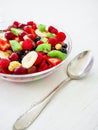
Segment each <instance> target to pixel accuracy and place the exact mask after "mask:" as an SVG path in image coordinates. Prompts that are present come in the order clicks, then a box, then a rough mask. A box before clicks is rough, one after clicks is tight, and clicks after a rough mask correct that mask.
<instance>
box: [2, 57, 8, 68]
mask: <svg viewBox="0 0 98 130" xmlns="http://www.w3.org/2000/svg"><path fill="white" fill-rule="evenodd" d="M9 64H10V60H9V59H5V58H1V59H0V69H7V68H8V66H9Z"/></svg>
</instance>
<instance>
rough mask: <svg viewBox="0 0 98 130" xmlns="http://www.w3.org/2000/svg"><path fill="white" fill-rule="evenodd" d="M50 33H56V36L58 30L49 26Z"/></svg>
mask: <svg viewBox="0 0 98 130" xmlns="http://www.w3.org/2000/svg"><path fill="white" fill-rule="evenodd" d="M48 31H49V32H51V33H54V34H57V33H58V30H57V29H56V28H55V27H53V26H49V27H48Z"/></svg>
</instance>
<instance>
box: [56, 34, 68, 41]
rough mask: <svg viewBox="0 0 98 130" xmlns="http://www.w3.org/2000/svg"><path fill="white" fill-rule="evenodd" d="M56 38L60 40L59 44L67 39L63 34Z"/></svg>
mask: <svg viewBox="0 0 98 130" xmlns="http://www.w3.org/2000/svg"><path fill="white" fill-rule="evenodd" d="M56 38H57V39H58V41H59V42H63V41H64V40H65V38H66V35H65V33H63V32H58V34H57V36H56Z"/></svg>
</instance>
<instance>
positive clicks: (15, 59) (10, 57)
mask: <svg viewBox="0 0 98 130" xmlns="http://www.w3.org/2000/svg"><path fill="white" fill-rule="evenodd" d="M9 59H10V60H11V61H18V59H19V57H18V54H17V53H15V52H14V53H12V54H11V55H10V56H9Z"/></svg>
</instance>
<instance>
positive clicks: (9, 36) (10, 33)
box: [5, 31, 15, 40]
mask: <svg viewBox="0 0 98 130" xmlns="http://www.w3.org/2000/svg"><path fill="white" fill-rule="evenodd" d="M5 38H6V39H7V40H13V39H14V38H15V35H14V34H13V33H12V32H11V31H7V32H6V33H5Z"/></svg>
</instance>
